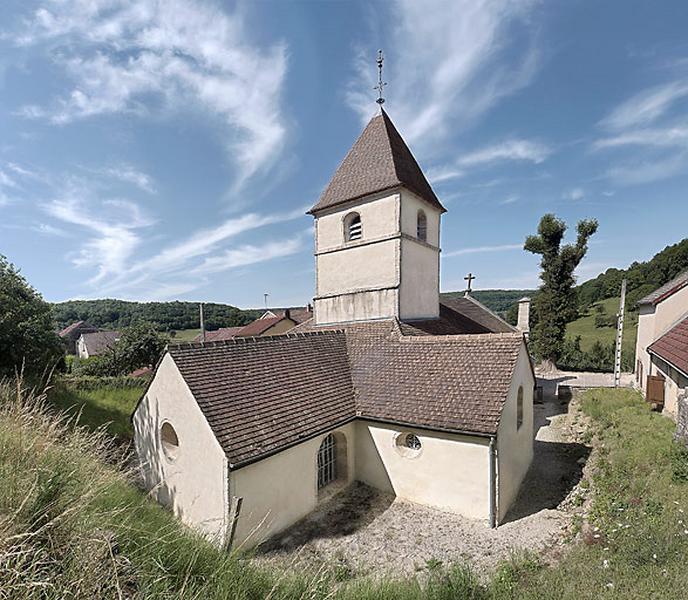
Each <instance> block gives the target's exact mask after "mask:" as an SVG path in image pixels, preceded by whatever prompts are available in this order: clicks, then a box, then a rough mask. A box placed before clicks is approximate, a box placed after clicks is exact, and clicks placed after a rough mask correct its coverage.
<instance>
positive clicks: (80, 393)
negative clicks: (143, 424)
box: [48, 378, 146, 441]
mask: <svg viewBox="0 0 688 600" xmlns="http://www.w3.org/2000/svg"><path fill="white" fill-rule="evenodd" d="M90 379H91V378H82V379H81V381H80V382H79V383H76V381H72V382H70V381H69V380H58V381H56V382H55V384H54V385H53V387H52V389H51V390H49V393H48V399H49V401H50V403H51V404H52V405H54V406H55V407H56V408H58V409H59V410H62V411H65V412H66V413H67V414H68V415H73V416H77V415H78V423H79V424H80V425H84V426H86V427H87V428H88V429H90V430H92V431H95V430H96V429H98V428H99V427H101V426H105V428H106V431H107V432H108V433H109V434H110V435H112V436H114V437H116V438H118V439H120V440H125V441H126V440H130V439H131V438H132V435H133V432H132V429H131V422H130V416H131V413H132V412H133V410H134V407H135V406H136V403H137V402H138V400H139V398H140V397H141V394H143V390H144V388H145V385H146V381H145V380H141V381H136V380H133V381H132V380H127V379H123V378H112V381H109V382H108V381H104V380H103V379H102V378H93V379H92V380H91V381H89V380H90ZM107 379H110V378H107Z"/></svg>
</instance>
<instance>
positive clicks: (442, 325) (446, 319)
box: [400, 298, 516, 335]
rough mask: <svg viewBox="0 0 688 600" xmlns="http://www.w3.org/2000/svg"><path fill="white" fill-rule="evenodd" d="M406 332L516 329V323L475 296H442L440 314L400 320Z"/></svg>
mask: <svg viewBox="0 0 688 600" xmlns="http://www.w3.org/2000/svg"><path fill="white" fill-rule="evenodd" d="M400 326H401V330H402V332H403V334H404V335H458V334H476V333H513V332H515V331H516V328H515V327H512V326H511V325H509V324H508V323H507V322H506V321H504V320H502V319H500V318H499V317H498V316H497V315H495V314H494V313H493V312H492V311H491V310H490V309H488V308H487V307H486V306H484V305H482V304H481V303H480V302H478V301H477V300H474V299H473V298H451V299H442V300H440V318H439V319H427V320H421V321H406V322H402V323H400Z"/></svg>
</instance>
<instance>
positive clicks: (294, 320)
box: [194, 306, 312, 342]
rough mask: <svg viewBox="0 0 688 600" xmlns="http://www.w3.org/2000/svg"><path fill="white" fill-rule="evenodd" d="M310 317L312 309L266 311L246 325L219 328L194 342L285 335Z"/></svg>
mask: <svg viewBox="0 0 688 600" xmlns="http://www.w3.org/2000/svg"><path fill="white" fill-rule="evenodd" d="M311 316H312V308H311V307H310V306H308V307H305V306H304V307H300V306H299V307H296V308H280V309H277V308H275V309H270V310H266V311H265V312H264V313H263V314H262V315H261V316H260V317H258V318H257V319H255V320H254V321H251V322H250V323H249V324H248V325H242V326H239V327H220V328H219V329H215V330H213V331H206V332H204V333H199V334H198V335H197V336H196V337H195V338H194V342H200V341H205V342H218V341H220V340H229V339H232V338H234V337H255V336H263V335H277V334H280V333H286V332H287V331H289V330H290V329H292V328H293V327H295V326H296V325H299V324H301V323H303V322H304V321H307V320H308V319H310V318H311Z"/></svg>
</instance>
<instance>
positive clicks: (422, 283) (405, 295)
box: [399, 238, 440, 320]
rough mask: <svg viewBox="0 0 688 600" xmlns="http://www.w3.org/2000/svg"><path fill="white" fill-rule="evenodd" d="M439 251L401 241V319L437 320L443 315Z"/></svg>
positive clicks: (405, 240) (411, 241) (412, 241)
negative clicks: (441, 308) (441, 311)
mask: <svg viewBox="0 0 688 600" xmlns="http://www.w3.org/2000/svg"><path fill="white" fill-rule="evenodd" d="M439 269H440V255H439V251H438V250H437V249H435V248H431V247H429V246H426V245H424V244H419V243H418V242H416V241H414V240H409V239H406V238H402V240H401V285H400V287H399V316H400V318H401V319H409V320H412V319H434V318H437V317H439V314H440V281H439V277H440V273H439Z"/></svg>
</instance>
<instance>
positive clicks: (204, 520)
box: [133, 354, 228, 543]
mask: <svg viewBox="0 0 688 600" xmlns="http://www.w3.org/2000/svg"><path fill="white" fill-rule="evenodd" d="M165 421H168V422H169V423H170V424H171V425H172V427H174V429H175V431H176V433H177V437H178V438H179V449H178V452H177V455H176V458H175V459H174V460H171V459H169V458H168V457H167V456H166V455H165V453H164V451H163V449H162V444H161V442H160V433H159V432H160V427H161V426H162V424H163V423H164V422H165ZM133 425H134V442H135V445H136V452H137V454H138V457H139V461H140V464H141V471H142V475H143V480H144V483H145V486H146V488H147V489H148V490H151V493H152V495H153V496H154V497H155V498H156V499H157V500H158V501H159V502H160V503H161V504H164V505H166V506H170V507H171V508H172V510H173V511H174V513H175V514H176V515H177V516H178V517H180V518H181V519H182V521H183V522H185V523H187V524H188V525H191V526H192V527H194V528H196V529H197V530H199V531H200V532H202V533H204V534H205V535H206V536H207V537H209V538H210V539H213V540H214V541H216V542H217V543H222V542H223V541H224V534H225V527H226V516H227V483H228V478H227V459H226V457H225V454H224V452H223V450H222V448H221V447H220V444H219V443H218V441H217V439H216V438H215V436H214V434H213V433H212V431H211V429H210V426H209V425H208V422H207V421H206V420H205V417H204V416H203V413H202V412H201V410H200V408H199V407H198V404H197V403H196V401H195V399H194V398H193V396H192V395H191V391H190V390H189V388H188V386H187V385H186V383H185V382H184V379H183V378H182V376H181V374H180V373H179V371H178V369H177V367H176V365H175V364H174V360H173V359H172V357H171V356H170V355H169V354H167V355H166V356H165V357H164V358H163V360H162V362H161V363H160V366H159V367H158V370H157V373H156V376H155V379H154V380H153V382H152V383H151V385H150V387H149V388H148V391H147V393H146V395H145V397H144V399H143V400H142V401H141V403H140V404H139V406H138V408H137V409H136V412H135V413H134V417H133Z"/></svg>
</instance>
